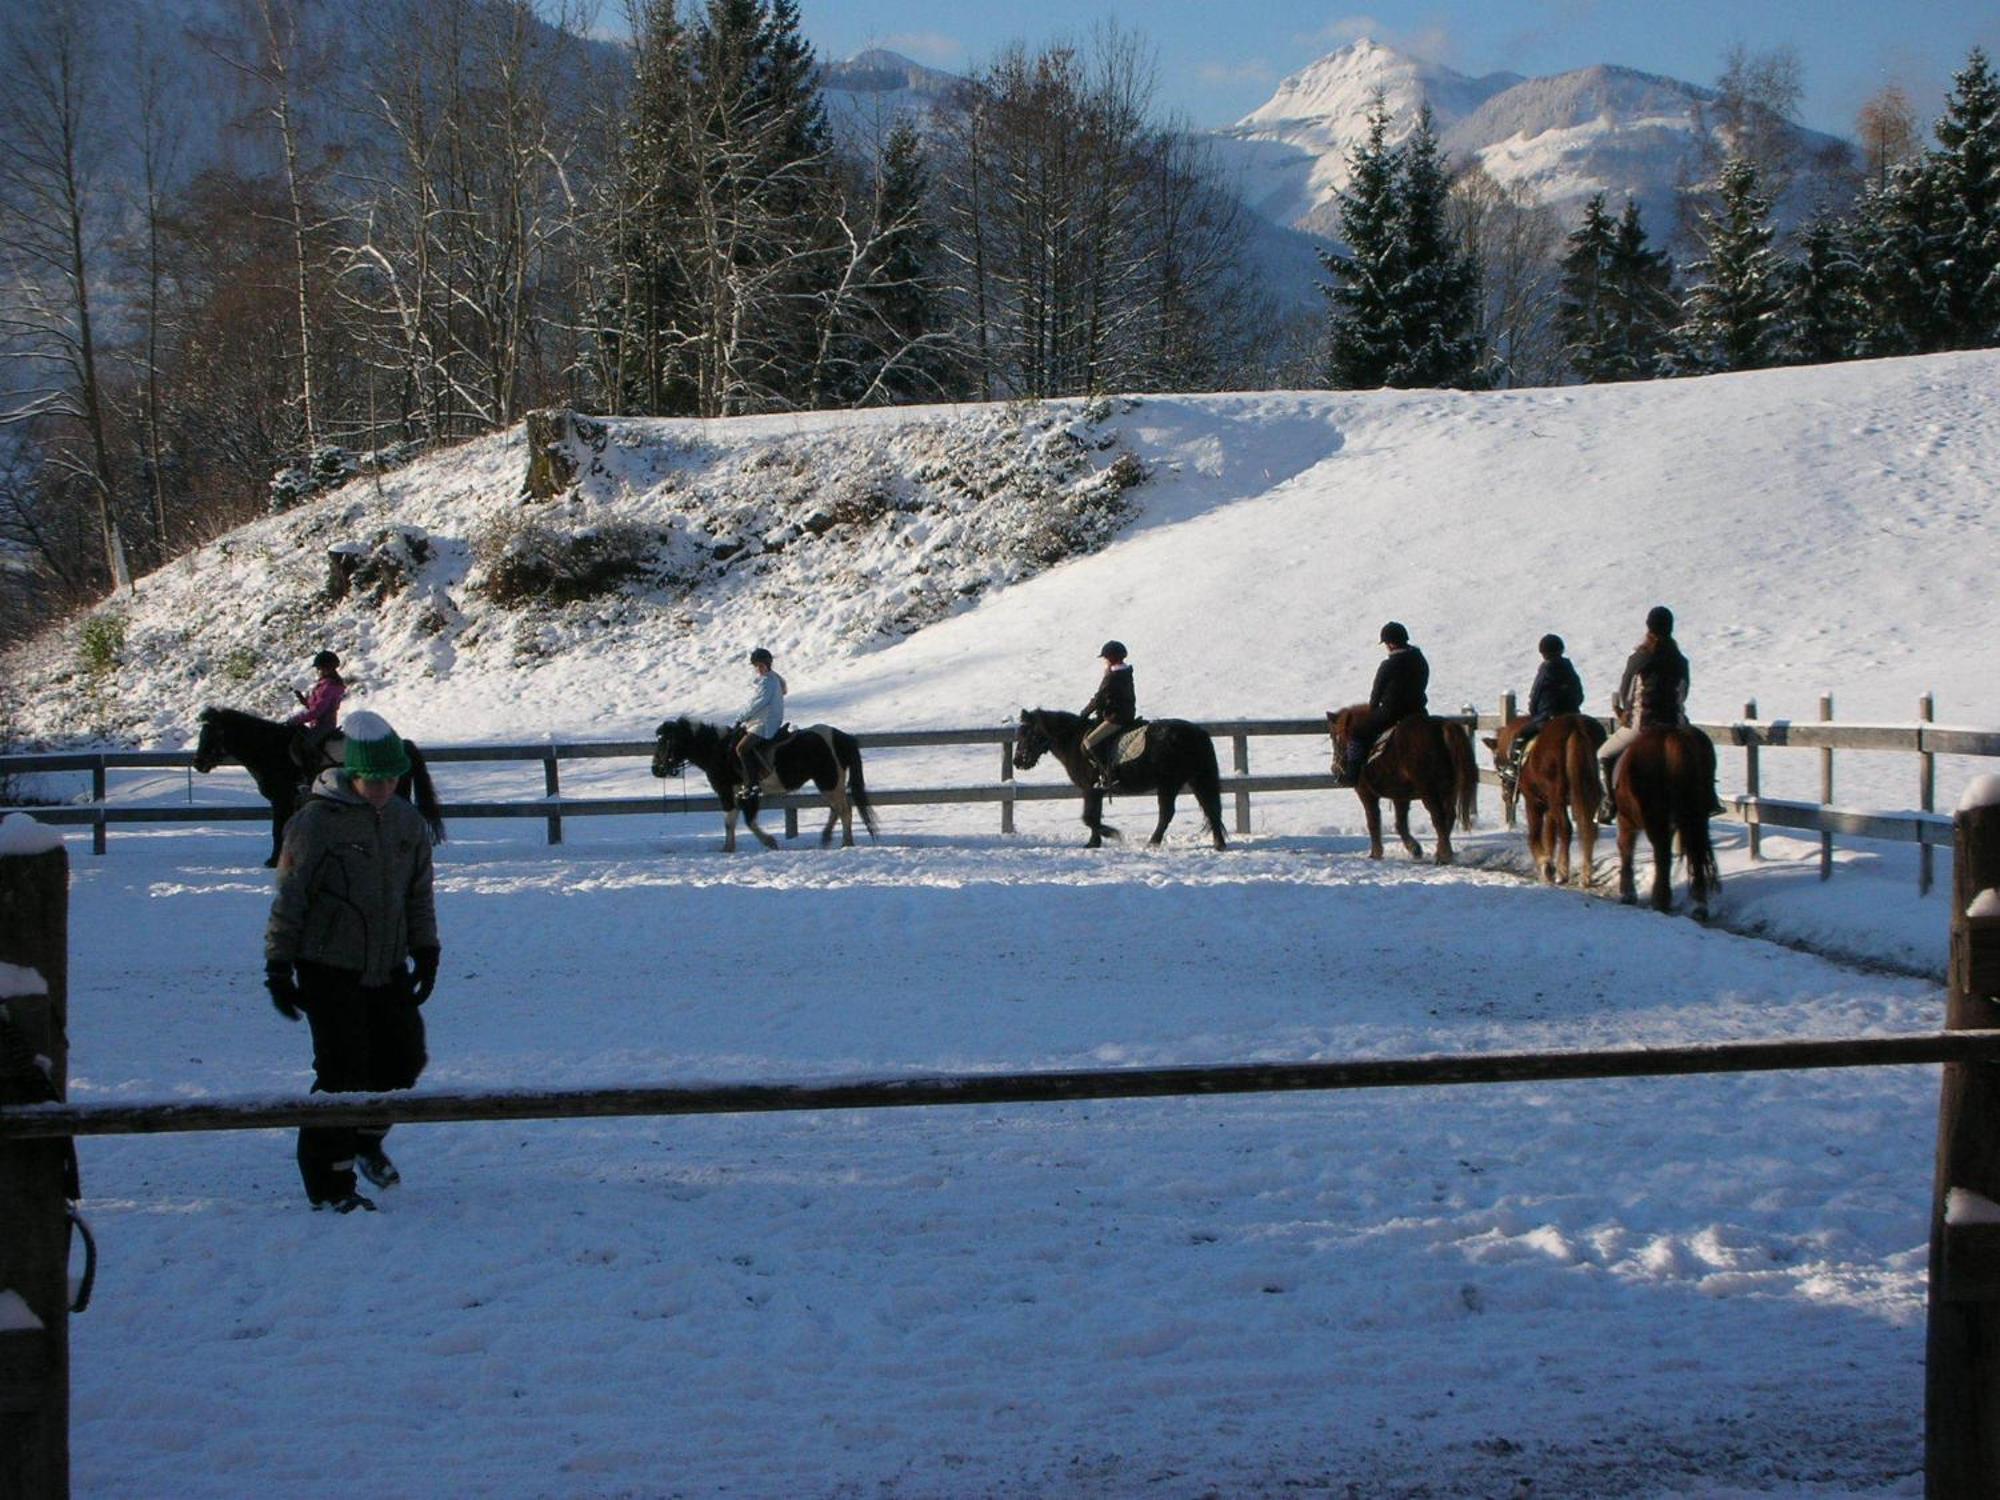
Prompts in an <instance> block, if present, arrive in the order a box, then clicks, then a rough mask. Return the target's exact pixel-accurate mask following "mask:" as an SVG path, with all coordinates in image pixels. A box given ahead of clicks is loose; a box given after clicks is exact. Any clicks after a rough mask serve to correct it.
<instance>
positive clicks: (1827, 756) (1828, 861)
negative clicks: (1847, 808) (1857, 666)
mask: <svg viewBox="0 0 2000 1500" xmlns="http://www.w3.org/2000/svg"><path fill="white" fill-rule="evenodd" d="M1819 721H1820V723H1822V724H1829V723H1831V722H1833V694H1831V693H1821V694H1820V695H1819ZM1819 805H1820V806H1821V807H1831V806H1833V747H1832V746H1828V747H1827V748H1826V749H1824V750H1821V751H1820V753H1819ZM1819 878H1820V879H1821V880H1831V879H1833V835H1832V834H1831V833H1822V834H1821V835H1820V836H1819Z"/></svg>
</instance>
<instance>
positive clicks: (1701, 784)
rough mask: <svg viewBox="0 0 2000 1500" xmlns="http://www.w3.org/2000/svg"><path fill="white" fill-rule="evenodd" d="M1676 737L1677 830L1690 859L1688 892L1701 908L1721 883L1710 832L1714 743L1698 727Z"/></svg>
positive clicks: (1683, 851)
mask: <svg viewBox="0 0 2000 1500" xmlns="http://www.w3.org/2000/svg"><path fill="white" fill-rule="evenodd" d="M1675 740H1676V744H1675V748H1676V749H1677V750H1679V751H1680V752H1681V753H1680V754H1678V755H1676V756H1675V757H1674V762H1675V763H1674V764H1672V765H1671V766H1670V767H1669V770H1670V772H1671V774H1672V780H1673V788H1674V792H1673V799H1674V822H1675V824H1676V825H1677V827H1676V828H1675V832H1676V833H1678V834H1679V835H1680V841H1681V857H1682V858H1683V859H1685V860H1686V861H1687V867H1688V894H1689V895H1690V896H1691V897H1692V898H1693V900H1694V904H1695V907H1696V909H1697V910H1700V909H1703V908H1706V906H1707V905H1708V898H1709V896H1710V895H1711V894H1712V893H1713V892H1714V891H1715V890H1716V889H1717V888H1718V887H1720V886H1721V884H1722V871H1721V869H1720V867H1719V866H1718V865H1717V863H1716V858H1715V843H1714V840H1712V839H1711V838H1710V837H1709V833H1708V806H1709V802H1708V799H1709V798H1710V797H1711V796H1712V795H1713V794H1714V788H1715V744H1714V742H1713V741H1712V740H1710V739H1709V738H1708V736H1707V735H1705V734H1703V733H1702V732H1701V731H1700V730H1698V729H1696V730H1691V731H1686V732H1683V733H1682V734H1679V735H1676V736H1675Z"/></svg>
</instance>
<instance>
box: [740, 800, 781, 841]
mask: <svg viewBox="0 0 2000 1500" xmlns="http://www.w3.org/2000/svg"><path fill="white" fill-rule="evenodd" d="M743 826H744V827H745V828H747V829H749V830H750V831H751V832H752V833H754V834H756V835H757V842H758V843H760V844H762V845H763V846H764V847H765V848H766V849H775V848H777V847H778V841H777V840H776V839H774V838H772V837H771V835H770V834H768V833H766V832H764V830H763V829H761V828H759V827H758V826H757V804H756V803H754V802H750V803H746V804H744V808H743Z"/></svg>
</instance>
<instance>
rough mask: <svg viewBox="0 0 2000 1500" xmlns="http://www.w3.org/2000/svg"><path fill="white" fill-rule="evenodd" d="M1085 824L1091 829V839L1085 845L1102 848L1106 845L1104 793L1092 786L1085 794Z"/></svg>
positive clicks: (1085, 846) (1091, 847)
mask: <svg viewBox="0 0 2000 1500" xmlns="http://www.w3.org/2000/svg"><path fill="white" fill-rule="evenodd" d="M1083 826H1084V827H1086V828H1088V829H1089V830H1090V840H1089V842H1087V843H1086V844H1085V845H1084V846H1083V847H1084V848H1086V849H1100V848H1102V847H1103V846H1104V793H1103V792H1101V791H1099V790H1098V789H1097V788H1095V787H1092V788H1091V789H1090V790H1089V791H1087V792H1085V793H1084V794H1083Z"/></svg>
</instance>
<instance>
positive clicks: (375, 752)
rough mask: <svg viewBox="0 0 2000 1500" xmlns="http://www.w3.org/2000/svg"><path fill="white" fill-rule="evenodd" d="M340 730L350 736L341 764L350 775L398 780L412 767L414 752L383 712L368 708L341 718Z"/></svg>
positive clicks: (371, 778) (376, 779) (381, 779)
mask: <svg viewBox="0 0 2000 1500" xmlns="http://www.w3.org/2000/svg"><path fill="white" fill-rule="evenodd" d="M340 732H341V733H342V734H343V735H345V736H346V737H347V753H346V755H345V756H343V757H342V759H341V768H342V769H343V770H345V771H346V772H347V774H348V775H349V776H359V777H363V778H366V779H367V780H370V781H394V780H396V779H398V778H400V777H401V776H402V775H403V774H404V773H405V772H407V771H408V770H409V769H410V752H409V751H408V750H406V749H404V748H403V738H402V736H401V735H399V734H397V733H396V731H395V730H393V729H391V728H390V727H389V721H388V720H387V719H385V718H383V717H382V716H381V715H380V714H377V713H370V712H369V711H368V710H367V709H365V708H364V709H362V710H361V711H360V712H359V713H352V714H349V715H348V716H347V717H346V718H345V719H344V720H342V721H341V725H340Z"/></svg>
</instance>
